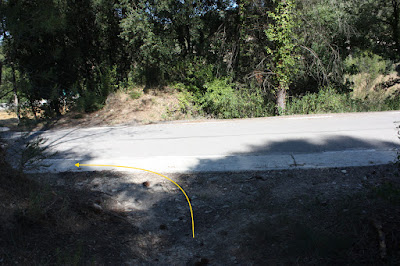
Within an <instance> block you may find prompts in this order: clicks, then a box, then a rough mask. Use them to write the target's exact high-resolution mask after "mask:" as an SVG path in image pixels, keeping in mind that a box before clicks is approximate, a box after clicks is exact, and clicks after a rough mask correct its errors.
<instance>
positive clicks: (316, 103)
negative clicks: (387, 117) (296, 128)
mask: <svg viewBox="0 0 400 266" xmlns="http://www.w3.org/2000/svg"><path fill="white" fill-rule="evenodd" d="M399 109H400V95H397V96H395V97H392V98H387V99H385V100H379V99H375V98H373V97H367V98H365V99H363V100H361V99H353V98H352V97H351V94H350V93H338V92H337V91H336V90H335V89H333V88H331V87H325V88H322V89H321V90H320V91H319V92H318V93H307V94H306V95H304V96H303V97H300V98H291V99H290V100H289V101H288V102H287V105H286V110H285V114H287V115H292V114H317V113H342V112H369V111H388V110H399Z"/></svg>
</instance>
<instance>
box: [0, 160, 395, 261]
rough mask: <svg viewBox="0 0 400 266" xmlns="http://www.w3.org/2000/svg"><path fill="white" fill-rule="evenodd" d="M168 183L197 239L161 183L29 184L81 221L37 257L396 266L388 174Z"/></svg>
mask: <svg viewBox="0 0 400 266" xmlns="http://www.w3.org/2000/svg"><path fill="white" fill-rule="evenodd" d="M167 176H168V177H169V178H171V179H172V180H174V181H176V182H177V183H178V184H179V185H180V186H181V187H182V188H183V189H184V190H185V191H186V193H187V195H188V196H189V197H190V199H191V203H192V206H193V212H194V222H195V238H192V228H191V218H190V212H189V207H188V203H187V201H186V199H185V197H184V195H183V194H182V192H181V191H180V190H179V189H178V188H177V187H176V186H175V185H174V184H172V183H171V182H170V181H168V180H166V179H164V178H162V177H160V176H157V175H153V174H150V173H121V172H112V171H103V172H68V173H59V174H41V175H31V176H30V177H31V178H33V179H34V180H40V181H41V183H44V184H50V188H51V190H52V191H63V192H55V193H61V194H62V193H64V194H63V195H66V196H67V197H68V198H69V199H70V202H71V203H70V207H74V209H76V210H77V211H78V212H82V211H83V212H85V217H86V218H85V219H83V218H77V217H79V216H73V217H71V218H70V219H65V224H67V225H69V227H63V228H64V229H63V230H65V232H64V234H61V236H60V232H57V230H56V231H54V232H53V238H54V239H53V238H51V236H46V237H43V241H52V242H51V244H50V245H51V248H50V250H48V248H49V247H48V246H49V243H47V244H46V242H44V243H43V242H42V243H41V244H37V243H36V245H37V246H36V249H37V250H38V253H37V254H41V255H40V256H44V255H43V254H46V258H48V260H47V262H49V263H48V264H53V263H55V264H57V262H60V261H61V262H67V263H66V264H69V263H68V262H71V261H70V260H68V261H65V258H74V260H73V262H76V265H79V264H82V265H84V264H88V263H90V262H94V263H95V264H102V265H112V264H119V265H137V264H150V265H152V264H153V265H159V264H161V265H206V264H210V265H232V264H239V265H276V264H279V265H281V264H290V265H292V264H319V265H321V264H322V265H337V264H343V265H346V264H376V265H380V264H382V265H384V264H388V265H399V263H400V208H399V205H400V178H399V170H398V168H397V166H395V165H383V166H369V167H354V168H332V169H313V170H312V169H310V170H285V171H266V172H241V173H202V174H170V175H167ZM75 205H76V206H75ZM65 228H69V229H68V230H66V229H65ZM39 231H40V230H39ZM27 238H29V237H27ZM41 245H44V246H45V247H47V251H42V252H39V251H40V250H41V248H40V246H41ZM56 251H58V252H59V253H56ZM31 253H33V251H32V252H31ZM31 253H30V252H27V253H23V254H25V255H27V254H31ZM23 254H22V255H20V257H21V260H20V262H21V261H22V262H23V260H22V258H23V257H24V255H23ZM60 254H61V255H60ZM32 256H33V255H32ZM13 259H14V258H8V257H2V258H0V260H3V262H6V263H8V262H10V260H11V261H12V260H13ZM32 259H35V260H36V261H38V258H37V257H36V258H35V256H33V258H32ZM39 261H40V260H39Z"/></svg>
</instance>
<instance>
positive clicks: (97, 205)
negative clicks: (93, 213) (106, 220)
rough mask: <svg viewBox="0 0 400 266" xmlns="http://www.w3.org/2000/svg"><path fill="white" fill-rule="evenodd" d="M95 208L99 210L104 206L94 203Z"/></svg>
mask: <svg viewBox="0 0 400 266" xmlns="http://www.w3.org/2000/svg"><path fill="white" fill-rule="evenodd" d="M92 206H93V208H94V209H95V210H97V211H102V210H103V208H102V207H101V206H100V205H99V204H97V203H93V205H92Z"/></svg>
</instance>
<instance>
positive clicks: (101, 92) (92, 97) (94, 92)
mask: <svg viewBox="0 0 400 266" xmlns="http://www.w3.org/2000/svg"><path fill="white" fill-rule="evenodd" d="M117 88H118V85H117V79H116V67H113V68H108V67H105V68H103V69H100V70H99V71H97V72H96V75H94V77H93V79H90V80H86V81H85V83H84V84H83V85H80V86H79V91H80V93H79V96H80V97H79V98H78V100H77V105H76V106H77V109H78V110H79V111H84V112H87V113H90V112H94V111H97V110H99V109H101V108H102V107H103V106H104V104H105V102H106V99H107V96H108V95H109V94H110V93H112V92H114V91H115V90H116V89H117Z"/></svg>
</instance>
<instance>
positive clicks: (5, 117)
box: [0, 111, 18, 127]
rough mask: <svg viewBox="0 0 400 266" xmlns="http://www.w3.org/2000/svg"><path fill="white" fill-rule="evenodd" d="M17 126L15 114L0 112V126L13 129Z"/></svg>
mask: <svg viewBox="0 0 400 266" xmlns="http://www.w3.org/2000/svg"><path fill="white" fill-rule="evenodd" d="M17 125H18V119H17V116H16V115H15V113H13V112H8V111H0V126H2V127H15V126H17Z"/></svg>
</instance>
